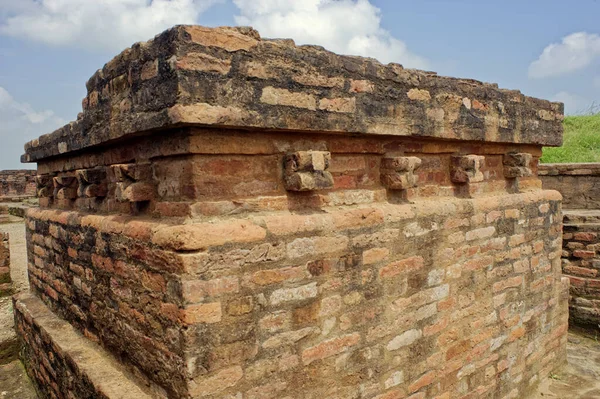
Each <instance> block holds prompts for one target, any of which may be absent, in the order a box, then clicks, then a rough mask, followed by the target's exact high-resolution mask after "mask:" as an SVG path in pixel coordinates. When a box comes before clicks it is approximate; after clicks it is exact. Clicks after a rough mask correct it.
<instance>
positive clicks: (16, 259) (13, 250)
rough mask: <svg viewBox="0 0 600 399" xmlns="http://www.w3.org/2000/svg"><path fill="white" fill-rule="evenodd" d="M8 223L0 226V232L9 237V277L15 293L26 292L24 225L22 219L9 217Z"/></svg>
mask: <svg viewBox="0 0 600 399" xmlns="http://www.w3.org/2000/svg"><path fill="white" fill-rule="evenodd" d="M10 222H12V223H2V224H0V231H2V232H8V234H9V235H10V277H11V278H12V281H13V287H14V288H15V291H21V290H26V289H28V287H29V283H28V280H27V248H26V242H25V223H24V222H23V219H21V218H18V217H15V216H10Z"/></svg>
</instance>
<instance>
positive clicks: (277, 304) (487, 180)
mask: <svg viewBox="0 0 600 399" xmlns="http://www.w3.org/2000/svg"><path fill="white" fill-rule="evenodd" d="M83 105H84V112H83V113H82V114H81V115H80V118H79V119H78V120H77V121H75V122H73V123H71V124H69V125H67V126H65V127H63V128H61V129H59V130H57V131H56V132H54V133H52V134H49V135H45V136H42V137H41V138H40V139H39V140H35V141H33V142H31V143H28V144H27V146H26V154H25V155H24V156H23V159H24V160H27V161H35V162H37V164H38V177H37V179H36V180H37V193H38V195H39V197H40V208H34V209H30V210H28V211H27V237H28V255H29V265H28V267H29V277H30V279H29V281H30V284H31V288H32V294H33V295H34V298H25V297H19V298H17V300H16V303H15V306H16V307H17V312H18V315H17V324H18V325H19V334H20V335H21V336H22V341H23V343H24V345H25V347H26V352H25V353H26V357H25V362H26V363H28V370H29V372H30V374H32V376H33V377H34V379H35V380H36V381H37V383H38V385H39V387H40V390H41V391H42V392H43V395H47V396H49V397H51V396H52V395H56V396H58V397H67V396H66V395H65V394H64V393H62V392H63V390H64V389H73V390H75V391H77V394H75V396H78V397H83V396H85V395H91V396H93V395H97V396H102V395H101V394H100V393H99V388H98V387H97V386H96V385H95V384H93V383H88V380H89V381H92V380H94V377H93V376H90V375H91V373H93V371H94V370H93V368H90V367H88V366H87V363H86V362H85V361H84V360H80V359H79V358H77V357H76V356H74V355H67V354H66V353H67V352H68V351H65V350H58V349H54V348H55V347H65V345H66V344H59V343H58V340H59V339H60V336H59V331H58V330H53V332H48V333H47V334H44V333H43V331H42V330H46V331H49V327H44V325H43V320H42V318H46V317H47V318H48V320H49V319H50V318H52V320H58V318H60V319H61V320H62V321H61V323H63V324H62V325H64V326H67V324H66V323H68V326H69V327H68V331H70V332H69V334H70V335H72V336H73V337H75V336H76V337H78V338H77V339H78V340H80V341H81V340H83V342H87V343H88V344H90V345H91V342H89V341H92V342H94V343H95V344H94V345H96V344H97V346H94V347H96V348H100V349H99V350H100V351H101V353H104V354H106V356H107V359H106V362H109V363H110V362H112V363H113V364H114V362H115V361H116V362H118V364H119V367H120V368H121V369H122V370H126V371H125V372H124V375H125V374H126V375H127V376H128V381H129V382H130V383H132V384H135V385H137V386H138V389H140V390H142V391H144V392H150V393H151V394H152V395H155V396H158V397H169V398H210V399H216V398H223V399H225V398H227V399H231V398H245V399H253V398H306V399H316V398H319V399H320V398H324V397H325V398H339V399H342V398H343V399H347V398H356V399H358V398H369V399H373V398H376V399H393V398H404V397H410V398H411V399H423V398H438V399H443V398H450V397H460V398H485V397H497V398H522V397H525V396H526V395H527V394H528V392H530V390H532V389H533V388H534V387H535V385H536V383H537V382H539V381H540V380H542V379H544V378H546V377H547V376H548V375H549V374H550V373H551V372H552V371H553V370H554V369H555V368H556V367H559V366H560V365H561V364H562V363H563V362H564V361H565V345H566V331H567V318H568V314H567V291H568V279H563V278H562V277H561V272H560V269H561V264H560V255H561V251H562V241H561V240H562V238H561V225H560V222H561V217H560V215H561V196H560V194H559V193H558V192H556V191H548V190H542V189H541V182H540V180H539V178H538V177H537V167H538V159H539V156H540V155H541V146H542V145H557V144H560V141H561V132H562V130H561V129H562V127H561V126H562V125H561V120H562V106H561V105H560V104H556V103H550V102H547V101H543V100H537V99H532V98H528V97H525V96H523V95H522V94H520V93H518V92H515V91H508V90H500V89H498V88H497V86H495V85H489V84H483V83H480V82H475V81H471V80H458V79H450V78H445V77H438V76H436V75H435V74H432V73H429V72H421V71H408V70H404V69H403V68H402V67H400V66H398V65H393V64H390V65H386V66H383V65H381V64H379V63H377V62H375V61H373V60H368V59H362V58H357V57H344V56H338V55H335V54H332V53H329V52H326V51H324V50H322V49H320V48H317V47H312V46H305V47H296V46H294V45H293V43H291V42H289V41H281V40H275V41H271V40H262V39H260V37H259V36H258V34H257V33H256V32H255V31H253V30H251V29H249V28H239V29H234V28H216V29H209V28H202V27H185V26H180V27H175V28H173V29H170V30H168V31H166V32H164V33H162V34H161V35H159V36H157V37H156V38H155V39H153V40H152V41H150V42H148V43H146V44H143V45H139V44H138V45H135V46H134V47H132V48H131V49H129V50H127V51H125V52H124V53H122V54H121V55H119V56H118V57H116V58H115V59H114V60H113V61H111V62H110V63H108V64H107V65H106V66H105V68H104V70H103V71H102V73H98V74H96V75H94V77H92V79H90V81H89V82H88V96H87V97H86V99H85V100H84V103H83ZM440 139H444V140H440ZM100 144H101V145H100ZM34 308H35V309H40V310H39V311H37V310H36V311H33V310H32V309H34ZM28 309H29V310H28ZM38 319H40V320H38ZM53 323H54V321H53V322H52V323H51V324H52V325H53ZM57 323H58V321H57ZM38 326H41V327H43V329H42V328H41V327H38ZM65 329H67V327H65ZM40 340H41V341H42V344H40ZM73 340H75V338H73ZM78 342H79V341H78ZM53 359H55V360H53ZM56 359H58V360H56ZM68 359H73V360H74V362H75V363H76V365H73V364H71V360H68ZM53 362H54V363H53ZM80 362H83V366H80V365H79V363H80ZM100 363H102V362H100ZM51 370H54V372H52V371H51ZM71 377H76V378H75V379H76V380H77V379H79V380H85V384H83V383H81V384H76V385H73V384H74V383H73V382H72V381H71V380H72V378H71ZM48 382H50V383H51V384H53V385H52V387H51V388H47V387H46V386H45V385H44V384H45V383H48ZM142 387H143V389H142ZM113 394H114V396H110V395H105V396H108V397H119V396H118V395H121V396H123V395H124V394H129V395H131V394H130V393H129V392H128V391H127V388H121V389H120V391H113Z"/></svg>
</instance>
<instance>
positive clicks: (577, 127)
mask: <svg viewBox="0 0 600 399" xmlns="http://www.w3.org/2000/svg"><path fill="white" fill-rule="evenodd" d="M564 126H565V135H564V141H563V145H562V147H557V148H553V147H547V148H544V151H543V155H542V158H541V159H540V161H541V162H542V163H566V162H600V113H597V114H594V115H581V116H567V117H565V120H564Z"/></svg>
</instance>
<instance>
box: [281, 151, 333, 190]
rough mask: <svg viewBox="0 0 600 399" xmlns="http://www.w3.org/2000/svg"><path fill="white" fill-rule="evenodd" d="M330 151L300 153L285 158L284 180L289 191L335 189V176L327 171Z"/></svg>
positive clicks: (287, 155)
mask: <svg viewBox="0 0 600 399" xmlns="http://www.w3.org/2000/svg"><path fill="white" fill-rule="evenodd" d="M330 161H331V154H330V153H329V152H328V151H298V152H294V153H291V154H286V155H285V157H284V158H283V175H284V176H283V178H284V183H285V188H286V190H288V191H316V190H327V189H331V188H333V176H332V175H331V173H330V172H328V171H327V169H328V168H329V162H330Z"/></svg>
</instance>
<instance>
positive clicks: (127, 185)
mask: <svg viewBox="0 0 600 399" xmlns="http://www.w3.org/2000/svg"><path fill="white" fill-rule="evenodd" d="M111 168H112V171H113V173H114V175H115V178H116V180H117V186H116V190H115V197H116V200H117V201H119V202H142V201H150V200H152V199H154V197H155V191H156V190H155V185H154V184H153V183H152V167H151V165H150V163H140V164H119V165H112V166H111Z"/></svg>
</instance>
